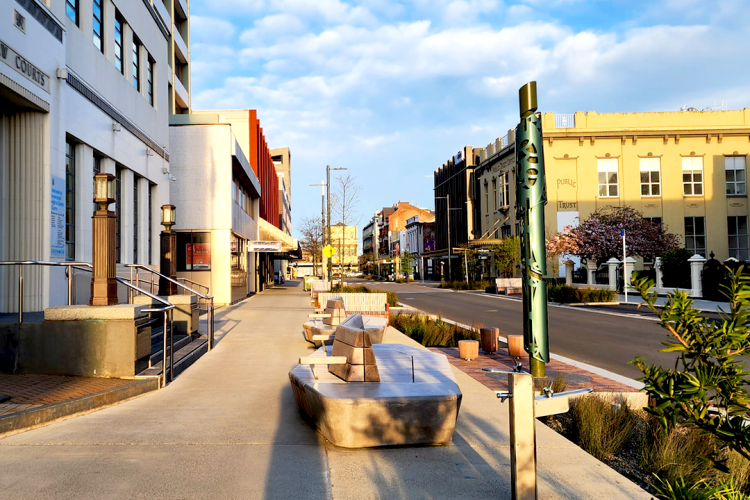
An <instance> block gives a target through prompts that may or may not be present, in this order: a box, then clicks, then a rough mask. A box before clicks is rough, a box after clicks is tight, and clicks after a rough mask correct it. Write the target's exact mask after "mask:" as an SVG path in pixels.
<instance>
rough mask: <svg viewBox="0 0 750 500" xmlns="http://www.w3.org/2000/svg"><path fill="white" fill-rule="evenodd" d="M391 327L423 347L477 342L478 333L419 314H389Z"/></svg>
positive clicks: (440, 319) (453, 345) (451, 345)
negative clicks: (467, 341) (466, 341)
mask: <svg viewBox="0 0 750 500" xmlns="http://www.w3.org/2000/svg"><path fill="white" fill-rule="evenodd" d="M391 326H392V327H393V328H395V329H397V330H399V331H400V332H402V333H403V334H404V335H406V336H407V337H410V338H412V339H414V340H415V341H417V342H419V343H420V344H422V345H423V346H425V347H457V346H458V341H459V340H479V332H478V331H471V330H467V329H465V328H461V327H460V326H456V325H454V324H451V323H446V322H445V321H443V320H442V318H438V319H430V317H428V316H424V315H421V314H404V313H398V314H391Z"/></svg>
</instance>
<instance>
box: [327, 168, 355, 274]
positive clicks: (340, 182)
mask: <svg viewBox="0 0 750 500" xmlns="http://www.w3.org/2000/svg"><path fill="white" fill-rule="evenodd" d="M331 207H332V210H333V216H334V220H338V221H339V223H340V224H342V225H343V227H342V230H341V238H340V239H339V248H338V253H339V274H340V277H341V286H342V287H343V286H344V259H345V258H346V255H344V249H345V248H346V227H347V226H354V225H356V224H357V223H358V222H359V219H360V217H361V214H360V213H359V210H358V209H359V185H358V184H357V182H356V179H355V177H354V176H353V175H352V174H350V173H348V172H347V173H346V174H345V175H339V176H336V179H335V180H334V184H333V190H332V192H331ZM355 257H356V255H355Z"/></svg>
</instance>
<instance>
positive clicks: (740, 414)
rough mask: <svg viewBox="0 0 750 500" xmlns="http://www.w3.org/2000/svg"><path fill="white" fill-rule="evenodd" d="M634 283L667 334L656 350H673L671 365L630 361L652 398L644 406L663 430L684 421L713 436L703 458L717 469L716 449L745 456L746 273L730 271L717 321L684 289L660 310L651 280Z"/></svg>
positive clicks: (749, 290)
mask: <svg viewBox="0 0 750 500" xmlns="http://www.w3.org/2000/svg"><path fill="white" fill-rule="evenodd" d="M633 284H634V286H635V288H636V289H637V290H638V291H639V292H640V294H641V296H642V297H643V300H644V301H645V304H646V306H647V307H648V308H649V309H651V310H652V311H653V312H654V314H656V315H657V316H658V317H659V321H660V324H661V326H662V327H663V328H665V329H666V330H667V331H669V333H670V334H671V337H672V338H671V340H670V341H668V342H664V346H665V348H664V349H662V350H661V351H662V352H674V353H677V355H678V357H677V360H676V362H675V366H674V368H664V367H661V366H656V365H651V366H649V365H647V364H646V361H645V360H644V358H642V357H637V358H635V359H634V360H633V361H631V363H632V364H634V365H635V366H637V367H638V368H639V369H640V370H641V372H642V373H643V377H642V378H641V379H639V380H641V381H643V383H644V384H645V387H644V389H643V390H644V391H646V392H647V393H648V395H649V396H650V398H652V400H653V401H654V405H653V406H649V407H648V408H647V409H646V410H647V411H648V412H649V413H651V414H653V415H655V416H656V417H657V418H658V419H659V421H660V423H661V425H662V427H663V428H664V429H665V430H667V431H668V430H671V429H673V428H674V427H675V426H676V425H677V424H683V425H685V426H687V427H690V428H694V429H699V430H701V431H702V432H704V433H708V434H711V435H712V436H715V437H716V438H717V439H718V441H719V444H720V446H719V447H718V448H719V449H718V450H717V451H716V452H713V453H710V454H709V456H707V457H705V458H706V459H707V460H709V461H711V462H712V463H713V465H714V466H715V467H717V468H719V469H720V470H723V471H727V470H728V468H727V466H726V463H725V462H726V460H725V459H723V458H722V456H721V454H720V452H722V451H724V450H725V449H731V450H735V451H736V452H737V453H739V454H740V455H742V456H743V457H745V458H746V459H750V425H748V424H750V421H749V420H750V418H749V417H748V408H750V394H748V389H747V388H748V380H747V378H746V375H747V373H745V371H744V366H745V363H744V361H742V360H741V359H740V355H741V354H743V353H744V352H745V351H746V350H747V349H748V348H749V347H750V341H749V340H748V334H749V329H748V319H749V318H748V308H749V307H750V301H749V300H748V299H749V298H750V278H749V277H746V276H743V275H742V268H739V269H737V270H736V271H734V273H732V275H731V279H730V282H729V285H728V286H724V290H723V291H724V294H725V296H726V298H727V300H728V302H729V307H730V310H729V311H728V312H724V311H720V319H719V321H714V320H709V319H707V318H705V317H702V316H700V314H699V312H698V311H697V310H696V309H695V307H693V301H692V300H691V299H689V298H688V296H687V294H686V293H685V292H677V293H675V294H673V295H669V296H668V298H667V302H666V304H665V305H664V307H663V309H661V310H660V309H658V308H657V307H656V298H657V295H656V292H651V291H650V289H651V288H652V287H653V281H651V280H646V279H640V280H635V281H634V282H633Z"/></svg>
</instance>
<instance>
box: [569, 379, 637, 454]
mask: <svg viewBox="0 0 750 500" xmlns="http://www.w3.org/2000/svg"><path fill="white" fill-rule="evenodd" d="M570 416H571V418H572V419H573V433H574V437H575V441H576V442H577V443H578V444H579V446H580V447H581V448H583V449H584V450H586V451H587V452H588V453H590V454H591V455H593V456H594V457H595V458H597V459H599V460H605V459H607V458H609V457H611V456H612V455H613V454H614V453H616V452H618V451H619V450H620V449H621V448H622V447H623V445H624V444H625V443H626V442H627V441H628V440H629V439H630V437H631V436H632V434H633V431H634V430H635V428H636V425H637V418H638V417H637V416H636V415H635V413H634V412H633V411H632V410H631V409H630V408H629V407H628V405H627V404H626V403H624V402H623V401H621V400H616V399H614V398H612V397H608V396H603V395H598V394H597V395H591V396H586V397H581V398H577V399H574V400H572V401H571V403H570Z"/></svg>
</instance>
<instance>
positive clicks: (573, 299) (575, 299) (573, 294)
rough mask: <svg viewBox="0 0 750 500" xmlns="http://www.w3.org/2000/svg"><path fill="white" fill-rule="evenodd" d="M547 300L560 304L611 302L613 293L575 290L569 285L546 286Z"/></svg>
mask: <svg viewBox="0 0 750 500" xmlns="http://www.w3.org/2000/svg"><path fill="white" fill-rule="evenodd" d="M547 298H548V299H549V300H550V301H551V302H557V303H560V304H580V303H584V302H612V301H613V300H615V291H614V290H608V289H604V288H575V287H572V286H569V285H547Z"/></svg>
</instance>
